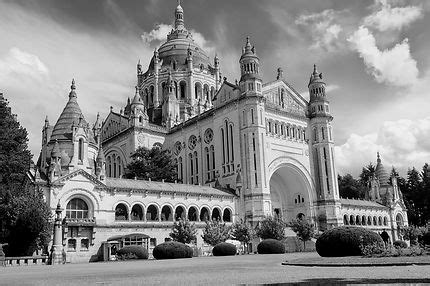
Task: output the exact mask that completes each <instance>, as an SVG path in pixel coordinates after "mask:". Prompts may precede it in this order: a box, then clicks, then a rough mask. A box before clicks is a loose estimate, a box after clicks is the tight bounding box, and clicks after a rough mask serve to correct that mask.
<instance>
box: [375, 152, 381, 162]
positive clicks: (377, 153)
mask: <svg viewBox="0 0 430 286" xmlns="http://www.w3.org/2000/svg"><path fill="white" fill-rule="evenodd" d="M376 163H381V156H380V155H379V151H378V152H376Z"/></svg>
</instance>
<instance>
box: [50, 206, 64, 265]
mask: <svg viewBox="0 0 430 286" xmlns="http://www.w3.org/2000/svg"><path fill="white" fill-rule="evenodd" d="M61 212H62V209H61V206H60V201H58V204H57V208H56V209H55V222H54V237H53V243H52V248H51V264H52V265H54V264H63V242H62V240H63V238H62V235H63V234H62V232H63V227H62V222H61Z"/></svg>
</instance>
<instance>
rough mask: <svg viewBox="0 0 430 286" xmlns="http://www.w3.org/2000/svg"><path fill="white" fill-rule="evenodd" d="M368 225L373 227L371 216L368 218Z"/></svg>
mask: <svg viewBox="0 0 430 286" xmlns="http://www.w3.org/2000/svg"><path fill="white" fill-rule="evenodd" d="M367 225H372V218H371V217H370V216H368V217H367Z"/></svg>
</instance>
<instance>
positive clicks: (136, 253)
mask: <svg viewBox="0 0 430 286" xmlns="http://www.w3.org/2000/svg"><path fill="white" fill-rule="evenodd" d="M116 255H117V257H118V259H123V260H126V259H148V251H147V250H146V249H145V248H143V247H142V246H139V245H131V246H125V247H123V248H121V249H120V250H118V251H117V252H116Z"/></svg>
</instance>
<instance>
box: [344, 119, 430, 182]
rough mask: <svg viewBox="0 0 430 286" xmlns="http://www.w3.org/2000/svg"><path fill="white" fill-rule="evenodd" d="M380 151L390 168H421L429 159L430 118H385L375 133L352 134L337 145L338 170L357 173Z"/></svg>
mask: <svg viewBox="0 0 430 286" xmlns="http://www.w3.org/2000/svg"><path fill="white" fill-rule="evenodd" d="M378 151H379V152H380V153H381V156H382V159H383V163H384V165H385V166H386V167H387V168H391V166H394V167H395V168H397V169H399V170H401V171H402V172H405V171H406V170H407V168H410V167H413V166H415V167H416V168H421V166H422V165H423V164H424V163H425V162H428V160H429V158H430V117H426V118H423V119H417V120H409V119H400V120H397V121H386V122H384V123H383V124H382V126H381V127H380V129H379V130H378V131H377V132H376V133H369V134H365V135H358V134H351V135H350V136H349V138H348V140H347V141H346V142H345V143H344V144H342V145H340V146H336V147H335V152H336V164H337V167H338V170H339V171H340V173H347V172H352V173H353V174H354V175H358V173H359V172H360V171H361V168H362V167H363V166H365V165H367V164H368V163H369V162H375V161H376V152H378Z"/></svg>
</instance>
